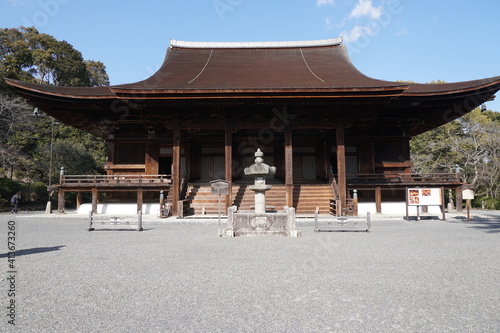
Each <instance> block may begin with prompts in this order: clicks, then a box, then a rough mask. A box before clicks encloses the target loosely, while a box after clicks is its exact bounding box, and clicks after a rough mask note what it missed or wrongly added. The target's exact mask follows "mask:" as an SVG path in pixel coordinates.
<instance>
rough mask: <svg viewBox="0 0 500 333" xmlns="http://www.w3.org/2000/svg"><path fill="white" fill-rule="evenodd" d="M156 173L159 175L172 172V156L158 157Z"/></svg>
mask: <svg viewBox="0 0 500 333" xmlns="http://www.w3.org/2000/svg"><path fill="white" fill-rule="evenodd" d="M158 173H159V174H160V175H171V174H172V157H171V156H170V157H160V158H159V159H158Z"/></svg>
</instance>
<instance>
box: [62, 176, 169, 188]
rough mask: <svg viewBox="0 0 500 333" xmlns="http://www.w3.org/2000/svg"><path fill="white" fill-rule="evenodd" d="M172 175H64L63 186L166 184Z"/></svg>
mask: <svg viewBox="0 0 500 333" xmlns="http://www.w3.org/2000/svg"><path fill="white" fill-rule="evenodd" d="M171 183H172V178H171V176H170V175H62V176H61V186H64V185H66V186H68V185H74V186H78V185H81V186H106V185H110V186H113V185H115V186H117V185H124V186H127V185H139V184H151V185H155V184H158V185H162V184H163V185H166V184H171Z"/></svg>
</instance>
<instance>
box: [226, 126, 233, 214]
mask: <svg viewBox="0 0 500 333" xmlns="http://www.w3.org/2000/svg"><path fill="white" fill-rule="evenodd" d="M224 141H225V144H224V157H225V173H226V181H228V182H229V194H228V195H226V209H227V208H229V207H230V206H231V203H232V198H233V194H232V193H233V191H232V179H233V163H232V161H233V128H232V126H231V125H230V124H226V131H225V140H224Z"/></svg>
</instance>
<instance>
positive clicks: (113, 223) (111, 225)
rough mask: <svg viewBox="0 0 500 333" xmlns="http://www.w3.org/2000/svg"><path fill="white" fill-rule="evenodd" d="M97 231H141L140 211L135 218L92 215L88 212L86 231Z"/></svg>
mask: <svg viewBox="0 0 500 333" xmlns="http://www.w3.org/2000/svg"><path fill="white" fill-rule="evenodd" d="M96 228H97V229H132V230H133V229H135V230H137V231H142V230H143V228H142V211H139V212H138V213H137V216H130V215H128V216H126V215H94V213H93V212H89V227H88V229H87V230H88V231H94V230H96Z"/></svg>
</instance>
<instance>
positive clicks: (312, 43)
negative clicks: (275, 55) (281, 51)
mask: <svg viewBox="0 0 500 333" xmlns="http://www.w3.org/2000/svg"><path fill="white" fill-rule="evenodd" d="M340 44H342V37H339V38H330V39H320V40H303V41H282V42H189V41H181V40H175V39H170V47H181V48H188V49H257V48H259V49H260V48H290V47H302V48H304V47H319V46H335V45H340Z"/></svg>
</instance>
